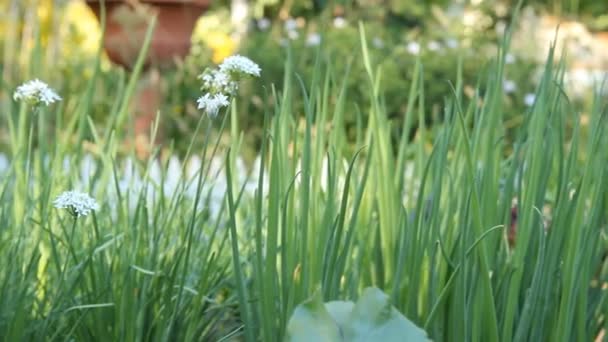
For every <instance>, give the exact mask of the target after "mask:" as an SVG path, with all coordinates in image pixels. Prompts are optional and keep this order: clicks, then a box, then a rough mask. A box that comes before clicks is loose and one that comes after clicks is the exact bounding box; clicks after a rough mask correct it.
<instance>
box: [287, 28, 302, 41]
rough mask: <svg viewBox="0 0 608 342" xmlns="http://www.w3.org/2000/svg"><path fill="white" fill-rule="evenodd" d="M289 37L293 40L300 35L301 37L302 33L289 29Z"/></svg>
mask: <svg viewBox="0 0 608 342" xmlns="http://www.w3.org/2000/svg"><path fill="white" fill-rule="evenodd" d="M287 37H288V38H289V39H291V40H296V39H298V37H300V33H298V31H296V30H290V31H287Z"/></svg>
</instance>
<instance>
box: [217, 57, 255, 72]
mask: <svg viewBox="0 0 608 342" xmlns="http://www.w3.org/2000/svg"><path fill="white" fill-rule="evenodd" d="M220 71H222V72H224V73H228V74H237V75H238V74H245V75H250V76H256V77H260V72H261V71H262V69H260V66H259V65H257V63H255V62H254V61H252V60H251V59H249V58H247V57H244V56H240V55H234V56H230V57H228V58H226V59H224V61H223V62H222V64H220Z"/></svg>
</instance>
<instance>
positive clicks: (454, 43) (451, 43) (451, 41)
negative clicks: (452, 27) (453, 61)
mask: <svg viewBox="0 0 608 342" xmlns="http://www.w3.org/2000/svg"><path fill="white" fill-rule="evenodd" d="M445 45H446V46H447V47H449V48H450V49H456V48H457V47H458V40H456V39H454V38H449V39H447V40H446V41H445Z"/></svg>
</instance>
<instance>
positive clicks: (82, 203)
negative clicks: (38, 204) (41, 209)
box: [53, 191, 99, 217]
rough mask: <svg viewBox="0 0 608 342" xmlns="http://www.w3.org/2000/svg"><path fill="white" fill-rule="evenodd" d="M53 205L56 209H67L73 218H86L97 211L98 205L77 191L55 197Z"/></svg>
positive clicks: (86, 195)
mask: <svg viewBox="0 0 608 342" xmlns="http://www.w3.org/2000/svg"><path fill="white" fill-rule="evenodd" d="M53 205H54V206H55V208H57V209H68V210H69V211H70V213H71V214H72V215H74V216H75V217H81V216H87V215H89V214H90V213H91V211H96V210H99V204H97V202H96V201H95V199H93V198H91V196H89V195H88V194H85V193H82V192H77V191H65V192H64V193H62V194H61V195H59V196H57V198H56V199H55V201H53Z"/></svg>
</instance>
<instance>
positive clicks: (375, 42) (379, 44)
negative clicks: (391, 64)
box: [372, 37, 384, 49]
mask: <svg viewBox="0 0 608 342" xmlns="http://www.w3.org/2000/svg"><path fill="white" fill-rule="evenodd" d="M372 45H373V46H374V47H375V48H376V49H382V48H384V41H383V40H382V38H380V37H374V39H372Z"/></svg>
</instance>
